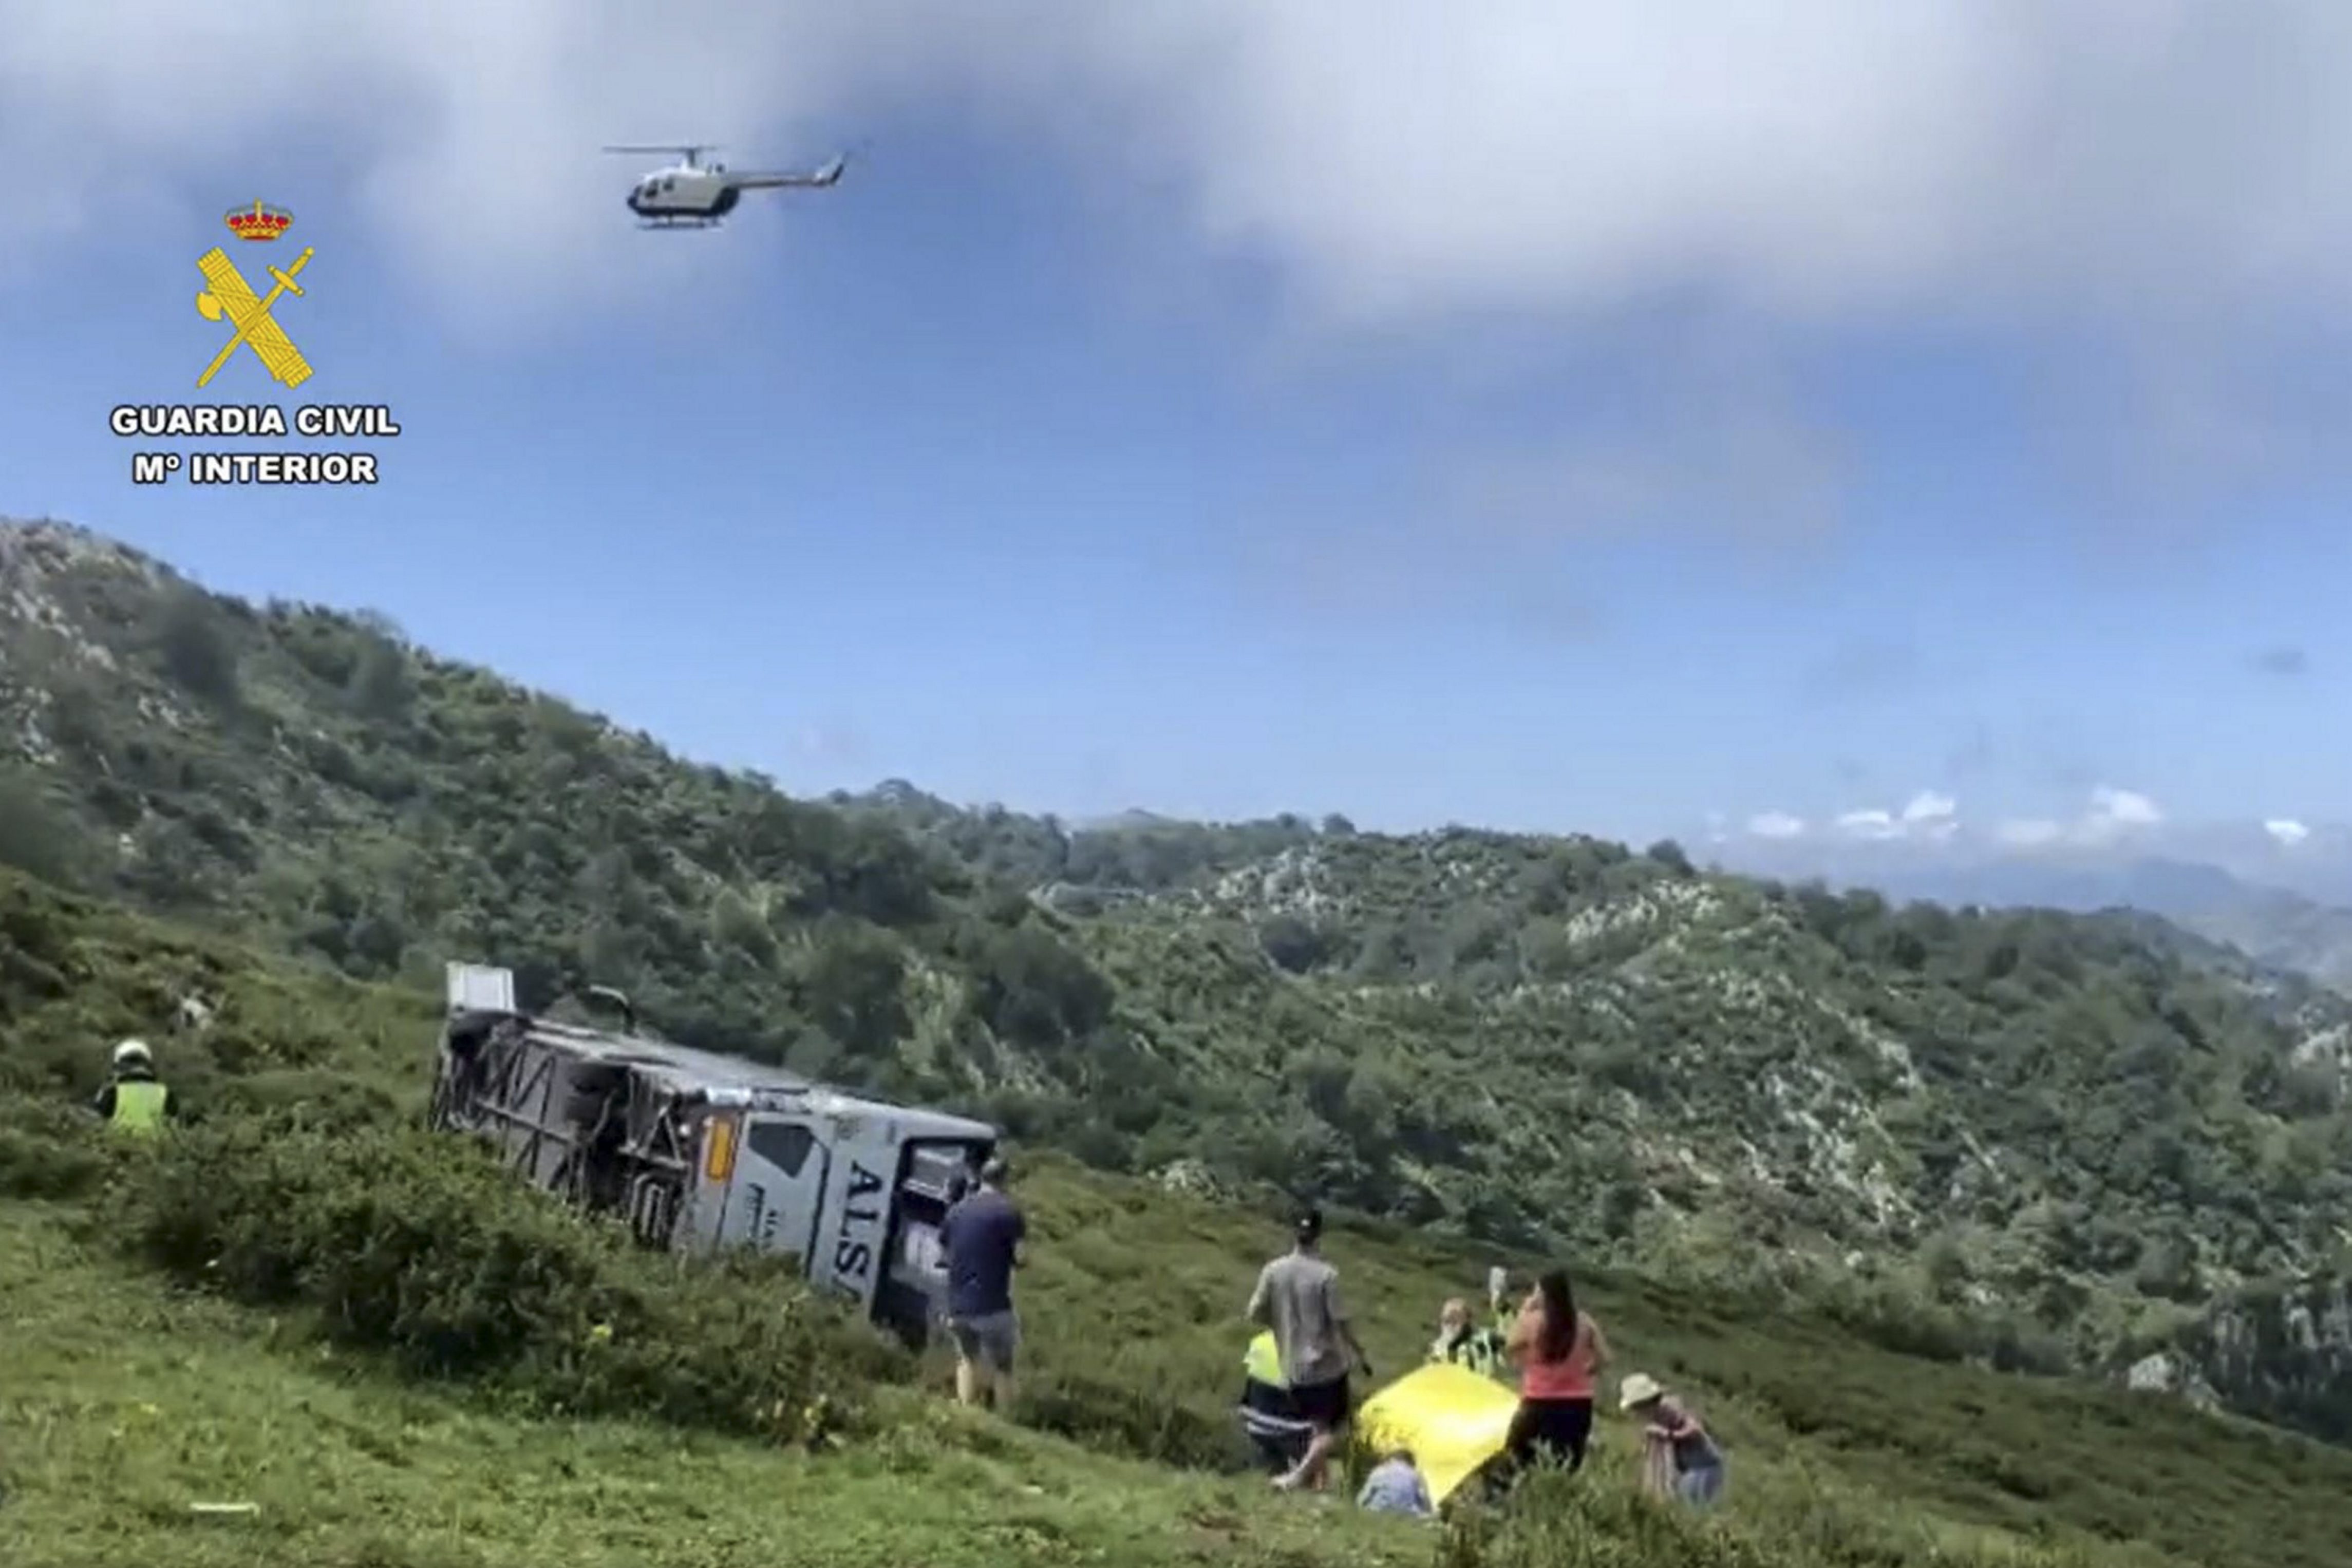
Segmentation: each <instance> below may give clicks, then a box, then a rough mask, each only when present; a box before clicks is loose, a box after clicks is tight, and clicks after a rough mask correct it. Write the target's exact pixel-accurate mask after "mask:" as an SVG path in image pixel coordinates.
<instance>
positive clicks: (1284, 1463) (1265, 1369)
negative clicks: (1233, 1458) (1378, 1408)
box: [1238, 1329, 1315, 1475]
mask: <svg viewBox="0 0 2352 1568" xmlns="http://www.w3.org/2000/svg"><path fill="white" fill-rule="evenodd" d="M1238 1408H1239V1414H1240V1416H1241V1421H1242V1434H1243V1435H1244V1437H1247V1438H1248V1439H1249V1441H1250V1446H1251V1447H1252V1448H1255V1449H1256V1450H1257V1454H1258V1458H1260V1459H1261V1460H1262V1461H1264V1463H1265V1468H1266V1470H1267V1471H1268V1473H1270V1474H1273V1475H1281V1474H1283V1473H1285V1472H1286V1471H1287V1470H1289V1469H1291V1468H1292V1467H1293V1466H1295V1465H1296V1464H1297V1463H1298V1456H1299V1455H1301V1454H1303V1453H1305V1452H1306V1451H1307V1443H1308V1441H1309V1440H1310V1439H1312V1438H1313V1437H1314V1436H1315V1429H1314V1428H1313V1427H1310V1426H1308V1425H1307V1423H1306V1422H1304V1421H1302V1420H1300V1419H1299V1418H1298V1409H1297V1405H1296V1404H1295V1403H1293V1401H1292V1399H1291V1397H1290V1385H1289V1384H1288V1383H1287V1382H1286V1381H1285V1380H1284V1378H1283V1375H1282V1354H1281V1352H1280V1351H1279V1350H1278V1349H1277V1348H1276V1345H1275V1342H1274V1331H1273V1330H1272V1329H1267V1330H1265V1331H1264V1332H1263V1333H1260V1334H1259V1335H1258V1336H1257V1337H1256V1338H1255V1339H1254V1340H1252V1341H1250V1345H1249V1351H1248V1353H1247V1354H1244V1356H1243V1357H1242V1402H1241V1405H1240V1406H1239V1407H1238Z"/></svg>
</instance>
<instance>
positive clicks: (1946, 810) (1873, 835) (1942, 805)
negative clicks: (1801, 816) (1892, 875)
mask: <svg viewBox="0 0 2352 1568" xmlns="http://www.w3.org/2000/svg"><path fill="white" fill-rule="evenodd" d="M1959 810H1960V803H1959V802H1958V800H1954V799H1952V797H1950V796H1949V795H1944V794H1939V793H1937V791H1936V790H1933V789H1922V790H1920V791H1919V792H1918V793H1917V794H1916V795H1914V796H1912V797H1911V800H1910V802H1909V803H1908V804H1907V805H1906V806H1905V807H1904V808H1903V810H1901V811H1899V812H1898V811H1888V810H1882V809H1880V808H1878V807H1867V808H1864V809H1862V810H1853V811H1846V812H1843V813H1841V814H1840V815H1839V816H1838V818H1837V821H1836V824H1835V825H1836V827H1837V830H1838V831H1840V832H1842V833H1843V834H1845V835H1846V836H1847V837H1848V838H1854V839H1867V840H1870V841H1874V842H1878V843H1887V842H1891V841H1895V840H1896V839H1910V840H1918V841H1927V842H1931V843H1941V842H1943V841H1946V840H1948V839H1950V838H1951V837H1952V836H1953V835H1954V834H1956V833H1958V831H1959V828H1960V819H1959Z"/></svg>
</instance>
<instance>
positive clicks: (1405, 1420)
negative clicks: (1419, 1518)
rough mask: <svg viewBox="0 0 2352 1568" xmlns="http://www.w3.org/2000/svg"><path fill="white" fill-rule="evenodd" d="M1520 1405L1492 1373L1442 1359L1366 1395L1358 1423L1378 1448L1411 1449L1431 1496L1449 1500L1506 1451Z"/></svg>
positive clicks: (1360, 1428) (1433, 1500) (1440, 1500)
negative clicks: (1473, 1475) (1487, 1463)
mask: <svg viewBox="0 0 2352 1568" xmlns="http://www.w3.org/2000/svg"><path fill="white" fill-rule="evenodd" d="M1518 1407H1519V1396H1518V1395H1517V1394H1516V1393H1514V1392H1513V1391H1512V1390H1510V1389H1508V1388H1506V1387H1505V1386H1503V1385H1501V1384H1499V1383H1497V1382H1496V1381H1495V1380H1494V1379H1493V1378H1491V1377H1481V1376H1479V1375H1477V1374H1476V1373H1475V1372H1471V1371H1467V1370H1465V1368H1462V1367H1459V1366H1454V1365H1452V1364H1449V1363H1445V1362H1440V1363H1437V1364H1434V1365H1431V1366H1424V1367H1423V1368H1422V1369H1421V1370H1420V1371H1418V1372H1412V1373H1408V1374H1406V1375H1404V1376H1402V1377H1400V1378H1398V1379H1397V1380H1396V1381H1395V1382H1394V1383H1391V1384H1390V1385H1388V1386H1387V1387H1386V1388H1383V1389H1381V1391H1380V1392H1379V1393H1378V1394H1375V1395H1373V1396H1371V1397H1370V1399H1367V1400H1365V1401H1364V1405H1363V1408H1362V1409H1361V1410H1360V1411H1359V1412H1357V1416H1356V1425H1357V1427H1358V1429H1359V1430H1360V1431H1361V1432H1362V1434H1363V1436H1364V1437H1365V1439H1366V1441H1368V1442H1370V1444H1371V1445H1372V1446H1373V1448H1375V1449H1386V1448H1411V1449H1412V1458H1413V1463H1414V1464H1415V1466H1416V1467H1418V1468H1419V1469H1420V1471H1421V1475H1422V1479H1423V1480H1425V1481H1427V1482H1428V1483H1429V1499H1430V1500H1431V1501H1432V1502H1444V1500H1446V1498H1447V1497H1449V1496H1451V1495H1452V1494H1453V1491H1454V1488H1456V1487H1458V1486H1460V1485H1461V1484H1462V1483H1463V1482H1464V1481H1465V1480H1466V1479H1469V1478H1470V1476H1471V1475H1472V1474H1473V1473H1475V1471H1476V1470H1477V1469H1478V1467H1479V1466H1481V1465H1483V1464H1485V1463H1486V1461H1487V1460H1488V1459H1491V1458H1494V1457H1495V1456H1496V1454H1499V1453H1501V1452H1502V1451H1503V1445H1504V1443H1505V1442H1506V1441H1507V1440H1508V1439H1509V1437H1510V1435H1511V1416H1513V1415H1514V1414H1515V1413H1516V1412H1517V1409H1518Z"/></svg>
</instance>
